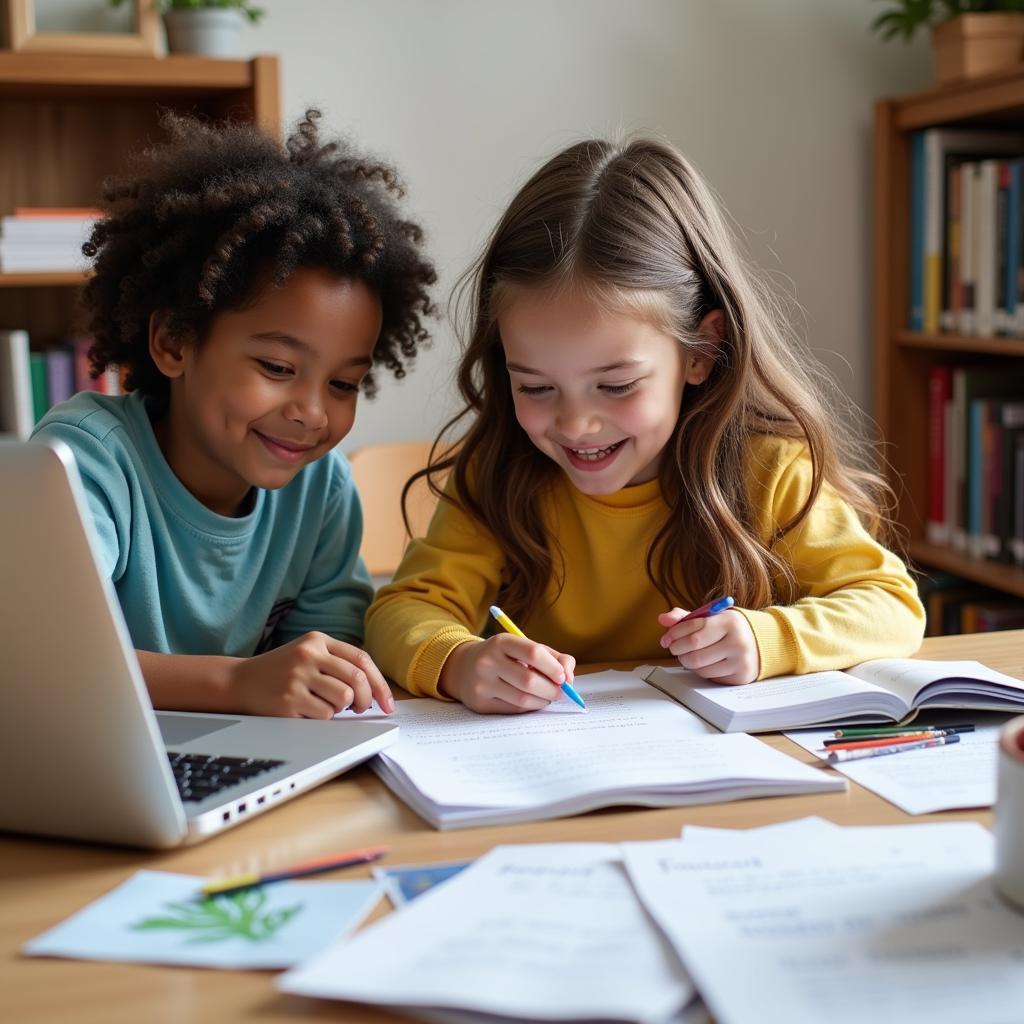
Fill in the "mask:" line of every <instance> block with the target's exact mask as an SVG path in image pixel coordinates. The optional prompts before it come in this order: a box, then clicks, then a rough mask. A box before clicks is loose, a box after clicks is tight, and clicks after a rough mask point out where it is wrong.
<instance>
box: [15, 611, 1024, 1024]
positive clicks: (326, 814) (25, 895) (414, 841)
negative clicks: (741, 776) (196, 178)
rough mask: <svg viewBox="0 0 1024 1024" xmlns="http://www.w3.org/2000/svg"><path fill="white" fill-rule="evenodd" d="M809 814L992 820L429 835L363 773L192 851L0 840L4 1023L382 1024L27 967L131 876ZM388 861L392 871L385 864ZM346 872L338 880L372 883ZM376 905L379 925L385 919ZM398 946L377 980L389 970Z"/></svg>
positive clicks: (973, 649)
mask: <svg viewBox="0 0 1024 1024" xmlns="http://www.w3.org/2000/svg"><path fill="white" fill-rule="evenodd" d="M919 656H920V657H925V658H944V659H964V658H974V659H977V660H979V661H983V662H985V664H987V665H991V666H992V667H993V668H996V669H999V670H1001V671H1003V672H1007V673H1009V674H1010V675H1014V676H1018V677H1022V678H1024V630H1014V631H1009V632H1003V633H989V634H975V635H971V636H960V637H942V638H938V639H932V640H926V641H925V644H924V647H923V648H922V650H921V653H920V655H919ZM765 739H766V741H767V742H768V743H770V744H771V745H772V746H774V747H776V748H778V749H779V750H784V751H785V752H786V753H787V754H790V755H792V756H794V757H796V758H798V759H799V760H801V761H805V762H813V761H814V758H813V757H812V755H810V754H808V753H807V752H806V751H804V750H802V749H800V748H799V747H797V746H796V744H794V743H791V742H790V741H789V740H787V739H785V737H783V736H778V735H772V736H768V737H765ZM810 814H817V815H821V816H822V817H824V818H828V819H829V820H831V821H834V822H836V823H837V824H841V825H867V824H871V825H878V824H892V823H898V822H906V821H925V820H943V821H951V820H970V821H980V822H982V823H983V824H984V825H986V826H989V825H990V823H991V812H989V811H963V812H948V811H947V812H944V813H943V814H941V815H924V816H920V817H917V818H910V817H909V816H908V815H906V814H904V813H903V812H902V811H900V810H899V809H898V808H897V807H895V806H893V805H892V804H889V803H886V802H885V801H884V800H882V799H880V798H879V797H877V796H875V795H874V794H873V793H870V792H868V791H867V790H865V789H862V788H861V787H859V786H857V785H855V784H853V783H850V786H849V789H848V791H847V792H845V793H827V794H820V795H816V796H794V797H772V798H768V799H761V800H743V801H738V802H735V803H725V804H712V805H705V806H700V807H681V808H673V809H666V810H644V809H640V810H608V811H597V812H594V813H591V814H585V815H582V816H579V817H575V818H567V819H562V820H559V821H547V822H537V823H534V824H529V825H514V826H507V827H500V828H480V829H468V830H464V831H458V832H451V833H441V832H436V831H434V830H433V829H432V828H430V827H429V826H427V825H426V824H425V823H424V822H423V821H421V819H420V818H419V817H417V816H416V815H415V814H413V813H412V811H410V810H409V809H408V808H406V806H405V805H404V804H402V803H401V802H400V801H399V800H398V799H397V798H396V797H394V796H392V794H391V793H390V792H389V791H388V790H387V789H386V788H385V787H384V786H383V785H382V784H381V783H380V782H379V780H378V779H377V777H376V776H375V775H374V774H373V773H372V772H371V771H370V770H369V769H368V768H366V767H365V766H362V767H360V768H357V769H355V770H354V771H352V772H349V773H348V774H347V775H344V776H342V777H341V778H340V779H338V780H336V781H334V782H329V783H327V784H326V785H323V786H320V787H319V788H317V789H315V790H313V791H312V792H311V793H308V794H306V795H304V796H302V797H299V798H298V799H296V800H294V801H292V802H291V803H289V804H287V805H285V806H284V807H281V808H278V809H276V810H274V811H272V812H270V813H268V814H266V815H263V816H261V817H259V818H256V819H254V820H253V821H251V822H249V823H247V824H245V825H242V826H240V827H239V828H237V829H232V830H231V831H229V832H226V833H225V834H224V835H222V836H219V837H217V838H215V839H212V840H210V841H208V842H206V843H203V844H201V845H199V846H195V847H190V848H186V849H182V850H178V851H173V852H170V853H145V852H139V851H135V850H123V849H108V848H103V847H94V846H88V845H84V844H72V843H60V842H52V841H45V840H32V839H22V838H20V837H19V838H14V837H5V838H3V839H0V916H2V919H3V931H2V943H3V947H2V954H0V1020H2V1021H5V1022H7V1021H10V1022H15V1021H16V1022H18V1024H29V1022H39V1021H45V1022H47V1024H67V1022H75V1024H87V1022H93V1021H95V1022H97V1024H99V1022H102V1024H121V1022H124V1024H193V1022H197V1021H211V1022H217V1024H230V1022H233V1021H243V1020H244V1021H252V1022H258V1024H278V1022H288V1024H296V1022H297V1021H299V1020H303V1019H332V1020H344V1021H367V1022H374V1021H391V1020H398V1019H401V1018H396V1017H393V1016H391V1015H389V1014H384V1013H378V1012H375V1011H373V1010H370V1009H367V1008H365V1007H354V1006H347V1005H341V1004H333V1003H328V1002H321V1001H319V1000H310V999H300V998H297V997H292V996H284V995H280V994H278V993H277V992H276V991H275V989H274V987H273V979H274V977H275V975H274V974H272V973H269V972H252V971H250V972H242V971H215V970H196V969H188V968H178V967H148V966H140V965H135V964H104V963H86V962H79V961H72V960H46V959H29V958H24V957H21V956H20V955H19V949H20V948H21V946H22V944H23V943H25V942H26V941H27V940H28V939H30V938H32V937H33V936H36V935H39V934H40V933H41V932H43V931H45V930H46V929H48V928H50V927H52V926H53V925H55V924H57V923H58V922H59V921H61V920H63V919H64V918H65V917H67V916H68V915H69V914H71V913H72V912H74V911H76V910H78V909H80V908H81V907H83V906H85V905H86V904H87V903H89V902H90V901H92V900H94V899H96V898H97V897H98V896H101V895H102V894H103V893H105V892H107V891H108V890H109V889H112V888H113V887H114V886H116V885H118V884H120V883H121V882H123V881H124V880H125V879H126V878H127V877H128V876H129V875H131V874H132V873H133V872H134V871H136V870H138V869H139V868H149V869H156V870H161V871H178V872H184V873H191V874H197V875H224V874H237V873H242V872H247V871H269V870H273V869H275V868H278V867H282V866H287V865H289V864H292V863H294V862H296V861H299V860H304V859H307V858H312V857H317V856H324V855H327V854H329V853H332V852H334V851H338V850H345V849H349V848H351V847H357V846H366V845H369V844H371V843H388V844H390V845H391V847H392V853H391V855H390V856H389V858H388V862H391V863H395V864H400V863H420V862H428V861H445V860H463V859H468V858H471V857H476V856H478V855H480V854H482V853H484V852H486V851H487V850H489V849H490V848H491V847H492V846H495V845H497V844H499V843H540V842H554V841H560V842H566V841H580V842H584V841H596V842H617V841H621V840H626V839H664V838H668V837H674V836H678V835H679V831H680V829H681V827H682V826H683V825H684V824H700V825H712V826H718V827H734V828H736V827H740V828H749V827H753V826H757V825H767V824H770V823H772V822H778V821H786V820H788V819H792V818H800V817H804V816H805V815H810ZM385 863H387V862H385ZM368 874H369V872H368V870H365V869H364V870H362V871H356V870H350V871H349V872H347V873H346V874H344V875H339V876H336V877H346V878H358V877H367V876H368ZM386 912H387V909H386V906H385V905H384V902H383V901H382V904H381V906H380V907H379V908H378V910H377V912H376V913H377V915H380V914H383V913H386ZM401 958H402V954H401V950H395V958H394V961H393V963H392V964H381V970H382V971H387V970H398V969H400V965H401Z"/></svg>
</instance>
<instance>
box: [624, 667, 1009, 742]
mask: <svg viewBox="0 0 1024 1024" xmlns="http://www.w3.org/2000/svg"><path fill="white" fill-rule="evenodd" d="M636 671H637V673H638V674H639V675H641V676H642V677H643V678H644V679H646V680H647V682H649V683H650V684H651V685H652V686H654V687H657V689H659V690H661V691H662V693H665V694H667V695H668V696H669V697H671V698H672V699H673V700H677V701H679V703H680V704H682V705H684V706H685V707H688V708H689V709H690V710H691V711H695V712H696V713H697V714H698V715H700V716H701V717H702V718H705V719H707V721H709V722H710V723H711V724H712V725H714V726H717V727H718V728H719V729H721V730H722V731H723V732H770V731H774V730H779V729H801V728H805V727H809V726H818V725H854V724H857V723H862V722H900V721H907V720H909V719H911V718H913V717H914V716H915V715H916V714H917V712H918V711H919V710H920V709H922V708H933V707H934V708H976V709H979V710H985V711H1022V710H1024V682H1022V681H1021V680H1020V679H1014V678H1013V676H1008V675H1004V674H1003V673H1002V672H997V671H996V670H995V669H992V668H987V667H986V666H985V665H982V664H981V663H980V662H977V661H919V660H917V659H916V658H883V659H880V660H878V661H865V662H864V663H863V664H861V665H856V666H855V667H854V668H850V669H847V670H846V671H845V672H810V673H808V674H807V675H803V676H776V677H775V678H774V679H765V680H763V681H761V682H758V683H750V684H749V685H748V686H725V685H722V684H721V683H709V682H708V681H707V680H706V679H701V678H700V676H698V675H695V674H694V673H693V672H688V671H686V669H683V668H652V667H651V666H649V665H645V666H644V667H643V668H639V669H637V670H636Z"/></svg>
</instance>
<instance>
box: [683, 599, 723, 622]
mask: <svg viewBox="0 0 1024 1024" xmlns="http://www.w3.org/2000/svg"><path fill="white" fill-rule="evenodd" d="M735 603H736V602H735V601H734V600H733V599H732V598H731V597H719V598H717V599H716V600H714V601H708V603H707V604H702V605H701V606H700V607H699V608H695V609H694V610H693V611H692V612H690V613H689V615H684V616H683V617H682V618H681V619H680V620H679V621H680V622H685V621H686V620H687V619H706V618H708V617H710V616H712V615H717V614H718V613H719V612H724V611H726V610H727V609H729V608H731V607H732V606H733V605H734V604H735Z"/></svg>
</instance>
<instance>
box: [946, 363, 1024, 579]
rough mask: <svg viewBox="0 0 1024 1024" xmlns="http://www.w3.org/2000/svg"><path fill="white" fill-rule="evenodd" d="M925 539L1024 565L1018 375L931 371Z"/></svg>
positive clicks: (1023, 382) (1022, 415) (1022, 383)
mask: <svg viewBox="0 0 1024 1024" xmlns="http://www.w3.org/2000/svg"><path fill="white" fill-rule="evenodd" d="M926 536H927V539H928V541H929V542H930V543H932V544H939V545H943V546H947V547H950V548H952V549H954V550H956V551H959V552H963V553H964V554H967V555H970V556H972V557H974V558H989V559H995V560H997V561H1001V562H1011V563H1015V564H1017V565H1024V371H1022V370H1020V369H1015V368H1011V369H1007V368H1006V367H1000V368H995V369H992V368H985V367H980V368H976V367H962V366H961V367H952V366H946V365H935V366H932V367H931V369H930V370H929V376H928V511H927V525H926Z"/></svg>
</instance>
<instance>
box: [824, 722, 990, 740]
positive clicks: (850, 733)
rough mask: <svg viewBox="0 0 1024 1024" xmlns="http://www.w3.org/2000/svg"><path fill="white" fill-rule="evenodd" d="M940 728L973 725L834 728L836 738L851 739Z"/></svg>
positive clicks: (968, 729) (967, 729) (951, 729)
mask: <svg viewBox="0 0 1024 1024" xmlns="http://www.w3.org/2000/svg"><path fill="white" fill-rule="evenodd" d="M933 728H934V729H941V730H942V731H943V732H947V733H953V732H974V726H973V725H970V724H968V725H936V726H924V725H892V726H889V725H871V726H857V727H856V728H853V729H836V733H835V735H836V739H839V738H840V737H841V736H847V737H849V738H851V739H853V738H854V737H856V738H857V739H864V738H865V737H868V736H898V735H899V734H900V733H908V732H924V731H931V730H932V729H933Z"/></svg>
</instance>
